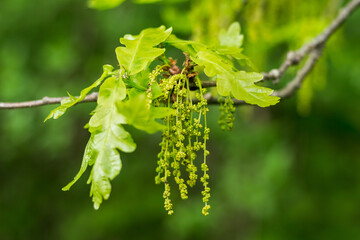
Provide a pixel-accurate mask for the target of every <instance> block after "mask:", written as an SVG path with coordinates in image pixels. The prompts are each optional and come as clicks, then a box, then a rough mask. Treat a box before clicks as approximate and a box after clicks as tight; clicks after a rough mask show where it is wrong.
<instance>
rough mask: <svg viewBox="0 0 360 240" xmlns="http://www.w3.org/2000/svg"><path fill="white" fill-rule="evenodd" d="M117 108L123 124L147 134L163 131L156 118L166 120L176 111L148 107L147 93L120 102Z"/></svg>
mask: <svg viewBox="0 0 360 240" xmlns="http://www.w3.org/2000/svg"><path fill="white" fill-rule="evenodd" d="M117 108H118V112H119V115H120V116H121V117H120V118H121V120H119V122H120V123H122V124H130V125H132V126H134V127H135V128H137V129H140V130H143V131H145V132H147V133H150V134H151V133H155V132H157V131H159V130H161V129H163V127H164V126H163V125H162V124H160V123H159V122H157V121H156V118H164V117H166V116H168V115H171V114H173V113H174V112H175V111H174V110H173V109H170V108H166V107H151V108H148V106H147V99H146V94H145V93H140V94H137V95H136V96H134V97H132V98H130V99H129V100H128V101H126V102H118V103H117Z"/></svg>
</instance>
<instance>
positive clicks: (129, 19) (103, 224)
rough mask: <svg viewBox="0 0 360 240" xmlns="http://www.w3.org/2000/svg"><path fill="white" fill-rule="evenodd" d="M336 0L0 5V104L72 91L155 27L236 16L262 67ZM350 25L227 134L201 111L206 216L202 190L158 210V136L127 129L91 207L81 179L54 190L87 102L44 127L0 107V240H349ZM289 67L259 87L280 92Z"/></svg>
mask: <svg viewBox="0 0 360 240" xmlns="http://www.w3.org/2000/svg"><path fill="white" fill-rule="evenodd" d="M346 2H348V1H343V0H319V1H301V0H292V1H288V0H286V1H285V0H279V1H270V0H248V1H241V0H237V1H235V0H226V1H214V0H209V1H205V0H196V1H165V3H163V2H158V3H153V4H145V5H143V4H134V3H132V2H131V1H126V2H125V3H123V4H122V5H121V6H119V7H117V8H114V9H111V10H106V11H97V10H94V9H89V8H87V6H86V2H85V0H51V1H47V0H34V1H28V0H1V2H0V101H25V100H32V99H39V98H42V97H43V96H54V97H55V96H64V95H65V94H66V91H69V92H70V93H71V94H73V95H76V94H77V93H79V92H80V90H81V89H82V88H84V87H86V86H88V85H90V83H91V82H92V81H94V80H95V79H97V77H98V76H99V75H100V74H101V70H102V67H101V66H102V65H103V64H112V65H116V64H117V63H116V58H115V53H114V49H115V48H116V47H117V46H118V45H119V42H118V39H119V37H121V36H123V35H124V34H127V33H131V34H137V33H138V32H140V31H141V29H143V28H147V27H157V26H160V25H162V24H164V25H166V26H174V31H175V33H176V34H178V35H179V36H180V37H183V38H191V37H192V38H195V39H200V40H202V41H207V42H210V41H212V39H213V38H214V37H216V36H214V35H216V33H217V32H218V30H219V29H221V28H222V27H227V26H228V25H229V24H230V23H231V22H232V21H234V20H237V21H240V23H241V25H242V31H243V33H244V35H245V42H244V51H245V53H246V54H247V55H248V56H249V57H250V58H251V59H252V60H253V62H254V63H255V65H256V66H257V67H258V69H259V71H269V70H270V69H272V68H274V67H277V66H279V64H280V63H281V62H282V60H283V59H284V57H285V54H286V52H287V51H288V50H290V49H296V48H298V47H300V46H301V45H302V44H304V43H305V42H306V41H309V40H310V39H311V38H312V37H313V36H315V35H316V34H317V33H319V32H320V31H321V30H322V29H323V28H324V27H325V26H326V25H327V24H328V23H329V21H330V20H331V19H333V18H334V16H336V14H337V12H338V9H339V8H340V7H341V6H343V5H344V4H346ZM359 23H360V9H359V10H358V11H357V12H355V13H354V14H353V15H352V16H351V17H350V18H349V19H348V21H347V22H346V24H345V25H344V26H343V28H341V29H340V30H339V31H338V32H337V33H336V36H333V37H332V38H331V39H330V41H329V42H328V44H327V46H326V49H325V52H324V55H323V56H322V58H321V60H320V62H319V63H318V64H317V66H316V68H315V69H314V71H313V72H312V74H311V75H310V76H309V77H308V78H307V79H306V82H305V83H304V85H303V88H302V89H301V90H300V91H299V92H298V93H297V94H296V95H295V96H293V97H292V98H291V99H287V100H284V101H281V102H280V103H279V104H278V105H276V106H274V107H271V108H266V109H260V108H257V107H251V106H241V107H239V108H238V109H237V111H236V120H235V123H234V129H233V130H232V132H223V131H221V130H220V128H219V126H218V125H217V121H218V117H219V110H218V107H217V106H213V107H211V109H210V110H211V111H210V113H209V117H208V119H209V122H210V123H209V124H210V128H211V134H210V142H209V150H210V152H211V155H210V158H209V166H210V169H211V173H210V182H211V188H212V198H211V206H212V208H211V213H210V215H209V216H207V217H204V216H202V214H201V207H202V201H201V194H200V191H201V188H200V186H198V187H195V188H194V189H193V190H191V191H190V197H189V199H188V200H185V201H183V200H180V199H179V198H178V196H177V195H176V193H175V191H174V194H173V202H174V207H175V209H174V210H175V214H174V215H173V216H168V215H167V214H166V212H165V211H164V209H163V199H162V190H163V189H162V188H163V187H162V186H158V185H155V184H154V176H155V167H156V161H157V160H156V155H157V152H158V151H159V146H158V143H159V142H160V134H159V133H158V134H155V135H147V134H145V133H143V132H140V131H137V130H135V129H129V131H131V133H132V135H133V138H134V140H135V141H136V142H137V144H138V149H137V150H136V151H135V152H134V153H132V154H124V153H122V154H121V158H122V161H123V169H122V171H121V174H120V175H119V176H118V177H117V178H116V179H115V180H114V181H113V182H112V186H113V191H112V193H111V197H110V199H109V200H107V201H105V202H104V203H103V204H102V206H101V208H100V210H98V211H95V210H94V209H93V207H92V202H91V199H90V198H89V196H88V194H89V185H86V177H87V175H86V176H83V177H82V179H81V180H80V181H79V182H78V183H77V184H76V185H75V186H74V187H73V188H72V189H71V191H69V192H62V191H61V188H62V187H63V186H64V185H65V184H67V183H68V182H69V181H70V180H71V179H72V178H73V176H74V175H75V173H76V172H77V171H78V168H79V167H80V163H81V159H82V154H83V149H84V147H85V145H86V142H87V140H88V137H89V134H88V133H87V131H86V130H85V129H83V126H84V125H85V124H86V122H87V121H88V119H89V113H90V111H91V110H92V109H93V108H94V107H95V103H87V104H80V105H78V106H76V107H74V108H73V109H71V110H69V111H68V112H67V113H66V114H65V115H64V116H63V117H62V118H60V119H58V120H56V121H54V120H51V121H48V122H46V124H44V123H43V119H44V118H45V117H46V116H47V114H48V113H49V111H50V110H51V109H52V108H54V106H44V107H39V108H34V109H17V110H0V239H2V240H8V239H39V240H40V239H64V240H67V239H68V240H72V239H74V240H82V239H86V240H92V239H94V240H97V239H174V240H177V239H179V240H181V239H245V240H253V239H268V240H277V239H299V240H300V239H301V240H303V239H317V240H319V239H326V240H331V239H334V240H335V239H337V240H338V239H360V205H359V203H360V174H359V170H360V157H359V156H360V107H359V105H360V67H359V66H360V45H359V43H360V28H359ZM174 54H175V55H174V57H176V56H177V55H176V54H179V53H174ZM179 56H180V55H179ZM296 69H297V68H293V69H291V70H290V72H289V73H288V74H287V75H286V76H285V78H283V79H281V81H280V83H279V84H278V85H274V84H272V83H271V82H270V83H267V85H268V86H270V87H273V88H280V87H281V86H283V85H284V84H285V83H286V82H287V81H289V80H290V79H291V77H292V76H293V74H294V72H295V71H296ZM87 174H89V173H87ZM174 189H175V188H174Z"/></svg>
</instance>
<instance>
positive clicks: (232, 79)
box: [217, 71, 280, 107]
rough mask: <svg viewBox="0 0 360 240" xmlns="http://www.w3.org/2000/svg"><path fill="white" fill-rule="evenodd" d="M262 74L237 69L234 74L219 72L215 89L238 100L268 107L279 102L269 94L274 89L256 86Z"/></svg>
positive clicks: (277, 98)
mask: <svg viewBox="0 0 360 240" xmlns="http://www.w3.org/2000/svg"><path fill="white" fill-rule="evenodd" d="M262 78H263V76H262V75H261V74H260V73H256V72H245V71H239V72H236V73H235V74H234V76H229V75H223V74H220V75H219V76H218V82H217V89H218V92H219V94H220V95H223V96H229V95H230V93H231V94H232V95H233V96H234V97H235V98H236V99H239V100H244V101H245V102H247V103H249V104H254V105H258V106H260V107H268V106H270V105H275V104H277V103H278V102H279V100H280V98H279V97H274V96H271V94H272V93H273V91H274V90H272V89H270V88H266V87H261V86H257V85H255V84H254V83H256V82H258V81H260V80H261V79H262Z"/></svg>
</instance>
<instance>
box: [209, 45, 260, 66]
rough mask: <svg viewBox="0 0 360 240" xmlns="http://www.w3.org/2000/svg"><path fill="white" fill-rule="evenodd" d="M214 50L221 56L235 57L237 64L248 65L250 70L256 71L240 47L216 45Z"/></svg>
mask: <svg viewBox="0 0 360 240" xmlns="http://www.w3.org/2000/svg"><path fill="white" fill-rule="evenodd" d="M214 50H215V52H216V53H217V54H219V55H223V56H231V57H233V58H235V59H236V60H237V61H238V62H239V64H241V65H245V66H247V67H250V68H251V69H252V70H255V71H256V66H255V65H254V63H253V62H252V61H251V60H250V58H249V57H247V56H246V55H244V54H243V53H242V51H243V49H242V48H236V47H224V46H218V47H216V48H215V49H214Z"/></svg>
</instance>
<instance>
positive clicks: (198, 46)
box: [165, 34, 208, 57]
mask: <svg viewBox="0 0 360 240" xmlns="http://www.w3.org/2000/svg"><path fill="white" fill-rule="evenodd" d="M165 42H166V43H168V44H170V45H171V46H174V47H176V48H178V49H180V50H181V51H183V52H186V53H188V54H189V55H190V56H192V57H195V56H196V54H197V53H198V52H199V51H205V50H207V49H208V47H207V46H206V45H205V44H202V43H200V42H195V41H190V40H183V39H180V38H177V37H176V36H175V35H174V34H171V35H170V37H169V38H168V39H167V40H166V41H165Z"/></svg>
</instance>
